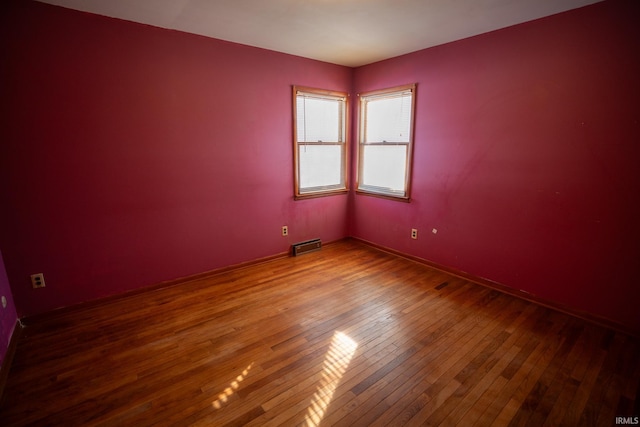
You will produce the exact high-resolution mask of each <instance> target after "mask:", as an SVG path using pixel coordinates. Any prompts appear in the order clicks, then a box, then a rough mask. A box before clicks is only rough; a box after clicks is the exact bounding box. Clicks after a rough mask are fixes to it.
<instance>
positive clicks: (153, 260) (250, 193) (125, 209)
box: [0, 1, 352, 316]
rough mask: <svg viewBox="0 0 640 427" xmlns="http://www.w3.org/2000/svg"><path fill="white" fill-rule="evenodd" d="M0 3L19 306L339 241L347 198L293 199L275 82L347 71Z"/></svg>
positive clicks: (3, 151) (47, 304) (10, 248)
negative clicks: (295, 245)
mask: <svg viewBox="0 0 640 427" xmlns="http://www.w3.org/2000/svg"><path fill="white" fill-rule="evenodd" d="M2 8H3V10H2V13H0V15H2V17H1V18H0V19H1V22H0V28H1V29H0V49H1V50H0V53H1V56H2V58H3V63H2V68H1V73H2V74H1V75H0V85H1V86H0V88H1V89H0V90H1V96H0V99H1V101H0V102H1V105H2V115H1V118H0V121H1V128H2V137H1V138H2V143H1V148H0V204H2V205H3V206H9V207H10V209H6V210H5V209H3V210H2V212H1V214H2V215H3V217H2V218H1V220H0V242H2V245H3V246H2V248H1V249H2V253H3V255H4V258H5V264H6V267H7V274H8V277H9V280H10V282H11V284H12V286H13V293H14V297H15V300H16V304H17V308H18V314H19V315H20V316H25V315H33V314H36V313H42V312H46V311H49V310H52V309H55V308H57V307H62V306H68V305H72V304H76V303H79V302H82V301H86V300H91V299H95V298H98V297H103V296H107V295H112V294H117V293H120V292H123V291H127V290H132V289H136V288H139V287H143V286H147V285H151V284H155V283H158V282H161V281H165V280H170V279H174V278H178V277H183V276H186V275H191V274H196V273H200V272H204V271H208V270H212V269H216V268H219V267H223V266H229V265H233V264H236V263H240V262H243V261H248V260H253V259H257V258H261V257H265V256H269V255H274V254H278V253H282V252H285V251H287V250H288V248H289V246H290V244H291V243H292V242H295V241H300V240H305V239H309V238H315V237H319V238H321V239H323V240H324V241H325V242H326V241H331V240H336V239H340V238H343V237H345V236H347V234H348V230H347V196H345V195H342V196H335V197H327V198H320V199H313V200H304V201H297V202H296V201H294V200H293V172H292V168H293V165H292V147H291V132H292V130H291V129H292V123H291V120H292V119H291V117H292V113H291V108H292V107H291V89H290V88H291V85H294V84H298V85H304V86H311V87H321V88H326V89H332V90H340V91H350V90H351V84H352V70H351V69H349V68H347V67H341V66H336V65H331V64H327V63H321V62H317V61H312V60H307V59H303V58H299V57H294V56H290V55H284V54H280V53H275V52H271V51H267V50H262V49H256V48H251V47H247V46H242V45H238V44H233V43H227V42H223V41H218V40H212V39H208V38H205V37H200V36H196V35H190V34H185V33H180V32H176V31H169V30H163V29H159V28H154V27H150V26H145V25H139V24H134V23H130V22H125V21H121V20H115V19H109V18H105V17H101V16H97V15H90V14H85V13H81V12H76V11H72V10H67V9H63V8H59V7H54V6H49V5H45V4H41V3H36V2H31V1H28V2H27V1H12V2H9V3H8V4H7V3H6V2H5V4H3V6H2ZM282 225H288V226H289V232H290V235H289V236H288V237H282V236H281V226H282ZM32 273H44V276H45V281H46V288H44V289H39V290H33V289H32V288H31V285H30V278H29V276H30V274H32Z"/></svg>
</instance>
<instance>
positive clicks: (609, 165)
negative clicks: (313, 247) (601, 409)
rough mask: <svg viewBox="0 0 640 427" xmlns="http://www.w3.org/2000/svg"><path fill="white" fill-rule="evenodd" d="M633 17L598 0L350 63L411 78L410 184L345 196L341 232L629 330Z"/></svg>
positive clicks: (634, 147) (639, 157)
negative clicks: (407, 194)
mask: <svg viewBox="0 0 640 427" xmlns="http://www.w3.org/2000/svg"><path fill="white" fill-rule="evenodd" d="M639 21H640V3H638V2H635V1H607V2H604V3H598V4H595V5H593V6H588V7H585V8H581V9H578V10H574V11H570V12H567V13H562V14H559V15H555V16H551V17H548V18H545V19H540V20H537V21H533V22H530V23H526V24H523V25H518V26H515V27H510V28H507V29H504V30H500V31H496V32H492V33H489V34H485V35H481V36H478V37H473V38H470V39H466V40H462V41H459V42H455V43H451V44H447V45H443V46H439V47H435V48H431V49H426V50H423V51H420V52H416V53H413V54H409V55H405V56H402V57H398V58H394V59H390V60H387V61H383V62H379V63H376V64H372V65H370V66H365V67H361V68H358V69H356V71H355V78H354V81H355V89H356V91H358V92H364V91H368V90H373V89H380V88H385V87H391V86H396V85H400V84H405V83H414V82H417V83H418V89H417V103H416V126H415V157H414V168H413V194H412V199H413V200H412V201H411V203H409V204H406V203H399V202H394V201H389V200H384V199H380V198H374V197H367V196H360V195H356V196H354V200H353V214H352V217H351V231H352V234H353V235H354V236H357V237H360V238H362V239H365V240H369V241H372V242H374V243H377V244H380V245H383V246H386V247H389V248H393V249H396V250H398V251H402V252H405V253H408V254H411V255H414V256H418V257H422V258H424V259H427V260H431V261H433V262H436V263H438V264H441V265H443V266H447V267H452V268H455V269H458V270H461V271H464V272H467V273H470V274H472V275H475V276H479V277H483V278H487V279H490V280H493V281H496V282H499V283H501V284H504V285H507V286H510V287H513V288H515V289H522V290H525V291H527V292H529V293H531V294H534V295H536V296H537V297H540V298H543V299H546V300H549V301H553V302H555V303H557V304H564V305H567V306H570V307H571V308H573V309H577V310H583V311H587V312H589V313H592V314H595V315H598V316H602V317H605V318H609V319H612V320H614V321H617V322H619V323H622V324H624V325H626V326H630V327H633V328H635V329H636V330H639V331H640V310H639V309H638V302H639V301H640V290H639V286H638V269H637V267H638V261H639V260H640V249H639V244H640V243H639V242H640V226H639V225H638V218H640V201H639V199H638V195H640V166H639V164H638V162H639V161H640V103H639V100H640V83H639V82H640V80H639V76H640V25H638V22H639ZM372 212H375V215H372V214H371V213H372ZM411 228H418V229H419V239H418V240H411V239H410V229H411ZM434 228H435V229H437V230H438V232H437V234H433V233H432V231H431V230H432V229H434Z"/></svg>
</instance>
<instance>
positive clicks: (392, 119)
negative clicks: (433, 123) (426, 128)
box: [365, 93, 411, 142]
mask: <svg viewBox="0 0 640 427" xmlns="http://www.w3.org/2000/svg"><path fill="white" fill-rule="evenodd" d="M366 114H367V116H366V130H365V142H383V141H387V142H409V138H410V130H411V94H410V93H409V94H403V95H399V96H395V97H392V98H380V99H375V98H374V99H371V100H368V101H366Z"/></svg>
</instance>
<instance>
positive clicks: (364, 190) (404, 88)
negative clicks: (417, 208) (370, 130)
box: [355, 83, 417, 203]
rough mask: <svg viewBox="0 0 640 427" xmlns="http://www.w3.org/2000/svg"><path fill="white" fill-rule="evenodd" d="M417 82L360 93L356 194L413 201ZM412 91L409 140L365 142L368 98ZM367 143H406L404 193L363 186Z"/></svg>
mask: <svg viewBox="0 0 640 427" xmlns="http://www.w3.org/2000/svg"><path fill="white" fill-rule="evenodd" d="M416 87H417V84H416V83H412V84H406V85H401V86H394V87H390V88H386V89H379V90H374V91H369V92H364V93H361V94H358V96H359V98H360V99H359V103H358V108H359V110H358V120H359V123H358V151H357V169H356V171H357V173H356V185H355V192H356V194H361V195H367V196H374V197H381V198H384V199H390V200H396V201H401V202H407V203H408V202H410V201H411V181H412V179H411V178H412V174H413V147H414V133H415V132H414V125H415V111H416ZM408 91H410V92H411V117H410V123H409V138H408V139H409V142H407V143H398V142H389V143H386V142H373V143H366V144H365V143H364V138H365V133H366V131H365V126H366V120H365V119H366V117H364V114H365V111H366V110H365V108H364V103H365V102H366V100H367V99H372V98H373V99H375V98H385V97H392V96H393V95H394V94H400V93H401V92H408ZM367 145H406V146H407V153H406V159H405V165H406V171H405V178H404V192H403V193H404V194H402V195H399V194H398V195H396V194H393V193H392V192H389V191H383V190H380V191H375V187H374V186H364V187H363V186H362V184H361V178H362V174H363V170H362V168H363V165H364V162H363V160H364V147H365V146H367Z"/></svg>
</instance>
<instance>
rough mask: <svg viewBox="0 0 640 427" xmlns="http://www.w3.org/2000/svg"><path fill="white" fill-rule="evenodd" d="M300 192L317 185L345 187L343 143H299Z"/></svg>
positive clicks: (315, 187) (314, 187)
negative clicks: (343, 177)
mask: <svg viewBox="0 0 640 427" xmlns="http://www.w3.org/2000/svg"><path fill="white" fill-rule="evenodd" d="M298 150H299V159H300V184H299V186H300V192H301V193H302V192H304V191H305V190H306V191H309V189H317V187H326V186H339V187H342V188H343V187H344V184H343V179H342V146H341V145H299V146H298Z"/></svg>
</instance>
